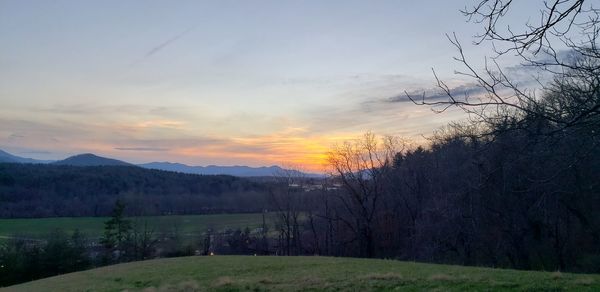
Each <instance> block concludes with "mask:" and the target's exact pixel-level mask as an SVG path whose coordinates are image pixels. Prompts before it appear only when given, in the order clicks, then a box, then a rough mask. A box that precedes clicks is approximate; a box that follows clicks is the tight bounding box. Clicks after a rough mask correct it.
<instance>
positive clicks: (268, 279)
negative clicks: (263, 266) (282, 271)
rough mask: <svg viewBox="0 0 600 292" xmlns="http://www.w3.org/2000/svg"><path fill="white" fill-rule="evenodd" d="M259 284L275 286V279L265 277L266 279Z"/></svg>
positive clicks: (259, 281)
mask: <svg viewBox="0 0 600 292" xmlns="http://www.w3.org/2000/svg"><path fill="white" fill-rule="evenodd" d="M258 283H260V284H263V285H270V284H275V281H273V279H272V278H271V277H265V278H262V279H260V280H258Z"/></svg>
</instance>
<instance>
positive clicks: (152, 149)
mask: <svg viewBox="0 0 600 292" xmlns="http://www.w3.org/2000/svg"><path fill="white" fill-rule="evenodd" d="M114 149H115V150H120V151H151V152H152V151H155V152H163V151H169V150H170V149H169V148H156V147H115V148H114Z"/></svg>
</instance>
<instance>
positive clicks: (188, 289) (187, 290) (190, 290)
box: [142, 280, 201, 292]
mask: <svg viewBox="0 0 600 292" xmlns="http://www.w3.org/2000/svg"><path fill="white" fill-rule="evenodd" d="M200 290H201V289H200V285H199V284H198V282H196V281H194V280H189V281H183V282H180V283H179V284H176V285H163V286H160V288H158V289H157V288H156V287H148V288H146V289H144V290H142V291H143V292H196V291H200Z"/></svg>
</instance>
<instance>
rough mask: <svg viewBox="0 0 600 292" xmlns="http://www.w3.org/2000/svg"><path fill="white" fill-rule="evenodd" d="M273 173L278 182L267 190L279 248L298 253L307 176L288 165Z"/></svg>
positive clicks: (287, 253) (300, 247)
mask: <svg viewBox="0 0 600 292" xmlns="http://www.w3.org/2000/svg"><path fill="white" fill-rule="evenodd" d="M275 175H276V178H277V182H278V183H277V184H276V185H275V187H273V188H271V189H270V190H269V196H270V202H271V205H272V206H273V208H274V209H275V213H276V222H275V224H276V228H277V229H278V231H279V248H280V249H281V252H282V253H283V254H285V255H298V254H300V253H301V251H302V242H301V233H302V230H301V222H300V220H301V218H300V216H301V215H302V207H303V202H302V199H303V196H302V192H303V191H304V185H305V184H306V182H307V178H306V175H305V174H304V173H303V172H301V171H299V170H298V169H297V168H289V167H288V168H286V169H284V170H282V172H281V173H277V174H275Z"/></svg>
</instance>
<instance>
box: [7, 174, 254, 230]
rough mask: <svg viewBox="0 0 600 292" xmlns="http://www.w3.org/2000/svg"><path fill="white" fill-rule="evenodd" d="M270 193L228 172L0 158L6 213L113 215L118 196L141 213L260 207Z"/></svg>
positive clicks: (135, 212)
mask: <svg viewBox="0 0 600 292" xmlns="http://www.w3.org/2000/svg"><path fill="white" fill-rule="evenodd" d="M264 193H265V186H264V185H263V184H260V183H257V182H252V181H249V180H247V179H243V178H238V177H233V176H225V175H222V176H220V175H210V176H208V175H207V176H202V175H192V174H183V173H175V172H167V171H159V170H149V169H144V168H141V167H136V166H89V167H82V166H66V165H52V164H17V163H0V200H1V201H2V204H0V217H1V218H27V217H32V218H36V217H80V216H107V215H109V214H110V212H111V210H112V208H113V205H114V204H115V201H116V200H117V199H123V200H124V201H125V202H127V204H128V205H129V206H130V208H128V210H127V212H128V214H130V215H138V216H141V215H168V214H207V213H227V212H242V213H244V212H259V211H261V210H262V209H261V208H262V207H263V204H261V202H262V201H261V198H263V197H264V195H263V194H264ZM136 206H137V207H138V208H137V209H136V208H135V207H136Z"/></svg>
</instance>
